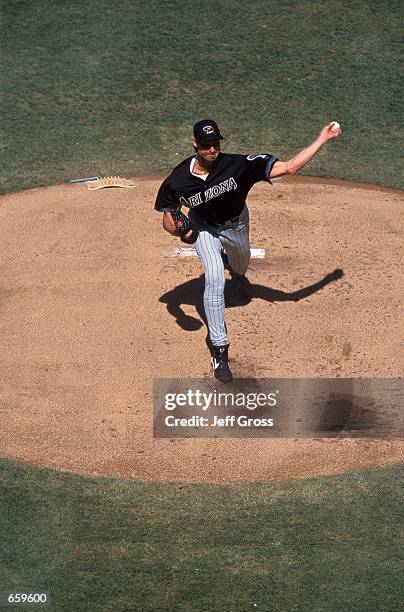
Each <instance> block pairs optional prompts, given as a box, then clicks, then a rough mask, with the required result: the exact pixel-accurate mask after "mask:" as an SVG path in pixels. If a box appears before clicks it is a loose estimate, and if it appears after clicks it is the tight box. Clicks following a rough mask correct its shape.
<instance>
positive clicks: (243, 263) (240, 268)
mask: <svg viewBox="0 0 404 612" xmlns="http://www.w3.org/2000/svg"><path fill="white" fill-rule="evenodd" d="M249 264H250V255H246V256H245V257H243V259H241V258H240V257H239V258H238V260H237V261H235V262H234V266H231V267H232V269H233V270H234V272H235V273H236V274H243V275H244V274H246V272H247V270H248V266H249ZM230 265H231V264H230Z"/></svg>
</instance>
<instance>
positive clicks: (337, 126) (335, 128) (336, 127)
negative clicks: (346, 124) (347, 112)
mask: <svg viewBox="0 0 404 612" xmlns="http://www.w3.org/2000/svg"><path fill="white" fill-rule="evenodd" d="M340 129H341V126H340V124H339V123H338V121H333V122H332V126H331V130H332V131H333V132H336V131H337V130H340Z"/></svg>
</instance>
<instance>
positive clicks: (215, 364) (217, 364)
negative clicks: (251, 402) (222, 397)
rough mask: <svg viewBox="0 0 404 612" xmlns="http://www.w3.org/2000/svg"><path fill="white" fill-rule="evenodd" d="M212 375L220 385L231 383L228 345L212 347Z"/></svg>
mask: <svg viewBox="0 0 404 612" xmlns="http://www.w3.org/2000/svg"><path fill="white" fill-rule="evenodd" d="M211 364H212V368H213V374H214V376H215V378H217V379H218V380H220V382H222V383H231V382H232V380H233V374H232V373H231V370H230V368H229V345H228V344H225V345H223V346H214V347H213V354H212V359H211Z"/></svg>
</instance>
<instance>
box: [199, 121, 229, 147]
mask: <svg viewBox="0 0 404 612" xmlns="http://www.w3.org/2000/svg"><path fill="white" fill-rule="evenodd" d="M194 138H195V140H196V142H200V143H202V144H203V143H205V142H210V141H211V140H212V141H213V140H223V136H222V135H221V133H220V130H219V126H218V125H217V123H216V121H213V119H202V120H201V121H198V123H195V125H194Z"/></svg>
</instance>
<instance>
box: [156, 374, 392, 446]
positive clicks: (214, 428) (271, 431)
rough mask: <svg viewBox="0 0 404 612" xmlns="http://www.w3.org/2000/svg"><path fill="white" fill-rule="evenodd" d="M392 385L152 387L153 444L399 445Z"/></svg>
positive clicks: (202, 383)
mask: <svg viewBox="0 0 404 612" xmlns="http://www.w3.org/2000/svg"><path fill="white" fill-rule="evenodd" d="M403 395H404V394H403V381H402V379H400V378H383V379H377V378H332V379H330V378H305V379H303V378H296V379H293V378H269V379H264V378H263V379H247V378H246V379H239V380H236V381H234V382H233V383H231V384H228V385H222V384H220V383H217V382H216V381H215V380H207V379H170V378H160V379H156V380H155V381H154V398H153V399H154V421H153V434H154V437H156V438H176V437H178V438H229V437H234V438H244V437H245V438H267V437H268V438H286V437H294V438H299V437H301V438H305V437H310V438H312V437H381V438H397V437H398V438H400V437H404V427H403V409H402V407H403V403H404V402H403Z"/></svg>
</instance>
